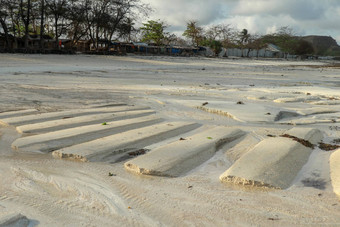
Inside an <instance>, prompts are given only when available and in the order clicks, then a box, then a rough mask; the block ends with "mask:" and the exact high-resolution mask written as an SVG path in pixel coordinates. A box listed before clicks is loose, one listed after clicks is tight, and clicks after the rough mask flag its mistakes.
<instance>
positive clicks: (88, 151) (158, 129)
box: [53, 122, 199, 161]
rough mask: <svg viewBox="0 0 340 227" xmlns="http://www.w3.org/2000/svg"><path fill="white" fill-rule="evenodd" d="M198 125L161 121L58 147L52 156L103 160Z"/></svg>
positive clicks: (82, 159) (81, 159)
mask: <svg viewBox="0 0 340 227" xmlns="http://www.w3.org/2000/svg"><path fill="white" fill-rule="evenodd" d="M198 127H199V124H197V123H191V122H189V123H188V122H170V123H162V124H157V125H153V126H148V127H144V128H138V129H134V130H130V131H126V132H122V133H119V134H115V135H112V136H107V137H104V138H100V139H97V140H93V141H89V142H86V143H82V144H78V145H74V146H71V147H68V148H64V149H60V150H57V151H54V152H53V156H54V157H59V158H68V159H75V160H80V161H105V160H106V159H107V157H109V156H111V155H115V154H118V153H120V152H121V151H122V150H124V149H128V148H143V147H145V146H148V145H150V144H153V143H157V142H160V141H163V140H165V139H167V138H169V137H174V136H178V135H179V134H182V133H185V132H188V131H191V130H193V129H196V128H198Z"/></svg>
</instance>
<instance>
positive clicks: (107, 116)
mask: <svg viewBox="0 0 340 227" xmlns="http://www.w3.org/2000/svg"><path fill="white" fill-rule="evenodd" d="M153 113H155V111H153V110H132V111H127V112H118V113H104V114H91V115H86V116H79V117H73V118H66V119H59V120H52V121H45V122H40V123H35V124H28V125H22V126H18V127H17V128H16V129H17V131H18V132H19V133H44V132H51V131H57V130H63V129H67V128H73V127H80V126H85V125H90V124H95V123H104V122H108V121H114V120H115V121H117V120H124V119H130V118H136V117H142V116H147V115H150V114H153Z"/></svg>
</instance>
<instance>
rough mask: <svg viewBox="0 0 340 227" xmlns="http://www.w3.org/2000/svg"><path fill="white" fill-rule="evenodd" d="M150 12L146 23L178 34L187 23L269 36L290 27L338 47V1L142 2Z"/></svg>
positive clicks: (296, 31)
mask: <svg viewBox="0 0 340 227" xmlns="http://www.w3.org/2000/svg"><path fill="white" fill-rule="evenodd" d="M142 2H144V3H147V4H149V5H150V7H151V8H152V9H153V11H152V12H150V13H149V18H147V19H145V20H146V21H147V20H148V19H149V20H161V21H164V22H165V23H166V24H168V25H170V27H169V28H168V31H170V32H173V33H175V34H177V35H181V34H182V33H183V31H184V30H185V29H186V23H187V22H188V21H190V20H196V21H198V22H199V25H201V26H202V27H209V26H210V25H213V24H214V25H216V24H230V25H231V26H232V27H234V28H235V29H237V30H242V29H244V28H245V29H247V30H248V32H249V33H250V34H255V33H256V34H262V35H264V34H269V33H273V32H276V31H277V30H278V29H279V28H280V27H283V26H289V27H291V28H292V29H293V30H294V32H295V34H296V35H301V36H305V35H324V36H332V37H333V38H334V39H336V40H337V42H338V44H340V23H339V21H340V0H142Z"/></svg>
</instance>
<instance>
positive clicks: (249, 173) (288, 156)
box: [220, 128, 323, 189]
mask: <svg viewBox="0 0 340 227" xmlns="http://www.w3.org/2000/svg"><path fill="white" fill-rule="evenodd" d="M286 134H288V135H291V136H295V137H298V138H301V139H304V140H310V141H311V142H312V143H317V142H320V141H321V140H322V138H323V135H322V133H321V132H320V131H319V130H316V129H305V128H293V129H291V130H288V131H287V132H286ZM311 152H312V148H309V147H306V146H304V145H302V144H300V143H299V142H297V141H293V140H292V139H290V138H282V137H280V138H268V139H265V140H263V141H261V142H260V143H259V144H258V145H256V146H255V147H254V148H253V149H252V150H250V151H249V152H247V153H246V154H245V155H243V156H242V157H241V158H240V159H239V160H237V161H236V162H235V163H234V164H233V165H232V166H231V167H230V168H229V169H228V170H227V171H226V172H225V173H223V174H222V175H221V176H220V180H221V181H222V182H233V183H235V184H243V185H253V186H259V187H271V188H281V189H284V188H287V187H289V186H290V184H291V183H292V181H293V180H294V178H295V177H296V175H297V174H298V172H299V171H300V170H301V168H302V166H303V165H304V164H305V163H306V162H307V161H308V158H309V156H310V154H311Z"/></svg>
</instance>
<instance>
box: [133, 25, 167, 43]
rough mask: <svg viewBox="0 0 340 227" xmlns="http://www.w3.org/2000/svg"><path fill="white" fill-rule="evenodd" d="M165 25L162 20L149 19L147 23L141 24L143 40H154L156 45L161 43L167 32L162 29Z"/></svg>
mask: <svg viewBox="0 0 340 227" xmlns="http://www.w3.org/2000/svg"><path fill="white" fill-rule="evenodd" d="M166 28H167V26H166V25H165V24H164V22H162V21H153V20H150V21H148V22H147V23H144V24H143V27H141V28H140V29H141V30H142V33H143V39H142V41H143V42H154V43H155V44H156V45H157V46H160V45H162V44H163V41H164V40H165V38H166V36H167V35H168V33H166V32H165V31H164V30H165V29H166Z"/></svg>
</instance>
